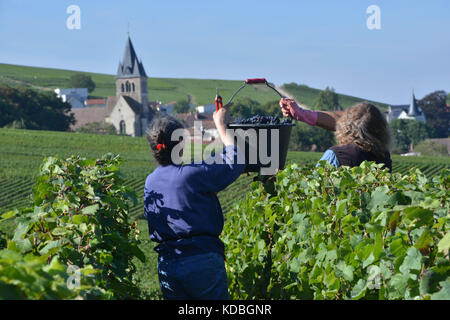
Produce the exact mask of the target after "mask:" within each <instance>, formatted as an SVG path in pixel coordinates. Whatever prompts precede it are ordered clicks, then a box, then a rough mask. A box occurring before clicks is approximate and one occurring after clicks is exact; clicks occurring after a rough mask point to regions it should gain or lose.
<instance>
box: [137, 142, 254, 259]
mask: <svg viewBox="0 0 450 320" xmlns="http://www.w3.org/2000/svg"><path fill="white" fill-rule="evenodd" d="M237 152H238V149H237V148H236V147H234V146H227V147H225V148H224V150H223V153H222V154H221V158H222V159H223V164H219V163H213V164H207V163H208V161H203V162H202V163H201V164H195V163H193V164H188V165H168V166H159V167H157V168H156V169H155V170H154V171H153V172H152V173H151V174H150V175H149V176H148V177H147V179H146V181H145V189H144V215H145V217H146V219H147V221H148V228H149V233H150V239H151V240H153V241H156V242H158V243H159V244H158V245H157V246H156V247H155V251H156V252H158V253H159V254H160V255H162V256H163V257H164V258H167V259H170V258H172V257H180V256H189V255H195V254H201V253H206V252H217V253H219V254H221V255H224V245H223V243H222V241H221V240H220V239H219V235H220V233H221V232H222V229H223V223H224V221H223V213H222V208H221V207H220V203H219V200H218V198H217V196H216V192H219V191H221V190H223V189H225V188H226V187H227V186H228V185H230V184H231V183H233V182H234V181H235V180H236V179H237V178H238V177H239V175H240V174H241V173H242V172H243V171H244V168H245V164H238V163H237Z"/></svg>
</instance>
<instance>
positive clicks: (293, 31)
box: [0, 0, 450, 104]
mask: <svg viewBox="0 0 450 320" xmlns="http://www.w3.org/2000/svg"><path fill="white" fill-rule="evenodd" d="M72 4H76V5H78V6H79V7H80V9H81V29H80V30H69V29H67V27H66V20H67V18H68V17H69V14H67V13H66V9H67V7H68V6H69V5H72ZM373 4H375V5H378V6H379V7H380V9H381V30H368V29H367V27H366V20H367V18H368V17H369V15H368V14H366V8H367V7H368V6H369V5H373ZM128 23H129V24H130V34H131V38H132V40H133V43H134V46H135V49H136V51H137V54H138V57H139V58H140V59H142V60H143V62H144V66H145V68H146V71H147V74H148V75H149V76H150V77H168V78H207V79H232V80H239V79H245V78H248V77H266V78H267V79H268V80H269V81H271V82H275V83H276V84H282V83H288V82H297V83H302V84H307V85H309V86H311V87H315V88H325V87H326V86H331V87H334V88H335V89H336V91H338V92H340V93H345V94H350V95H355V96H359V97H363V98H367V99H373V100H377V101H381V102H385V103H393V104H399V103H408V102H409V100H410V95H411V90H412V89H413V88H414V91H415V93H416V96H417V97H419V98H422V97H423V96H424V95H426V94H428V93H430V92H432V91H434V90H438V89H442V90H446V91H450V1H448V0H433V1H418V0H414V1H413V0H395V1H392V0H390V1H387V0H385V1H380V0H378V1H377V0H371V1H366V0H345V1H335V0H327V1H326V0H316V1H299V0H297V1H294V0H293V1H288V0H278V1H266V0H259V1H256V0H255V1H254V0H240V1H235V0H227V1H213V0H209V1H203V0H189V1H186V0H184V1H181V0H176V1H175V0H164V1H163V0H159V1H153V0H123V1H104V0H95V1H92V0H90V1H88V0H83V1H80V0H78V1H77V0H72V1H66V0H53V1H48V0H40V1H35V0H0V38H1V39H2V41H1V42H0V63H11V64H20V65H30V66H43V67H52V68H64V69H71V70H80V71H91V72H99V73H108V74H114V73H115V72H116V70H117V65H118V62H119V60H120V59H121V57H122V54H123V50H124V46H125V41H126V37H127V30H128Z"/></svg>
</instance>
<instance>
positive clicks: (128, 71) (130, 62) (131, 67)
mask: <svg viewBox="0 0 450 320" xmlns="http://www.w3.org/2000/svg"><path fill="white" fill-rule="evenodd" d="M134 77H147V74H146V73H145V70H144V65H143V64H142V61H139V60H138V58H137V55H136V51H134V47H133V43H132V42H131V39H130V37H129V36H128V40H127V44H126V46H125V52H124V54H123V60H122V62H120V63H119V68H118V69H117V75H116V78H134Z"/></svg>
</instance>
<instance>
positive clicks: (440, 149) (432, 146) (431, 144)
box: [414, 140, 448, 157]
mask: <svg viewBox="0 0 450 320" xmlns="http://www.w3.org/2000/svg"><path fill="white" fill-rule="evenodd" d="M414 151H416V152H420V153H421V154H422V155H424V156H434V157H442V156H448V150H447V147H446V146H445V145H443V144H440V143H437V142H436V141H432V140H425V141H422V142H420V143H419V144H418V145H417V147H415V148H414Z"/></svg>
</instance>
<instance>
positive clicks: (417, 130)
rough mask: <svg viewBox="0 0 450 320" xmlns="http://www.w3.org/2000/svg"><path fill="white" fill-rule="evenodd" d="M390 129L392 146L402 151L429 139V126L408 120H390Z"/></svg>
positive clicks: (430, 129)
mask: <svg viewBox="0 0 450 320" xmlns="http://www.w3.org/2000/svg"><path fill="white" fill-rule="evenodd" d="M390 127H391V132H392V140H393V144H394V146H395V147H396V148H398V149H400V150H404V151H407V150H410V149H411V146H414V145H416V144H418V143H419V142H421V141H423V140H425V139H427V138H429V137H430V136H431V131H432V128H431V127H430V126H429V125H427V124H425V123H423V122H420V121H416V120H409V119H395V120H392V121H391V123H390Z"/></svg>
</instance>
